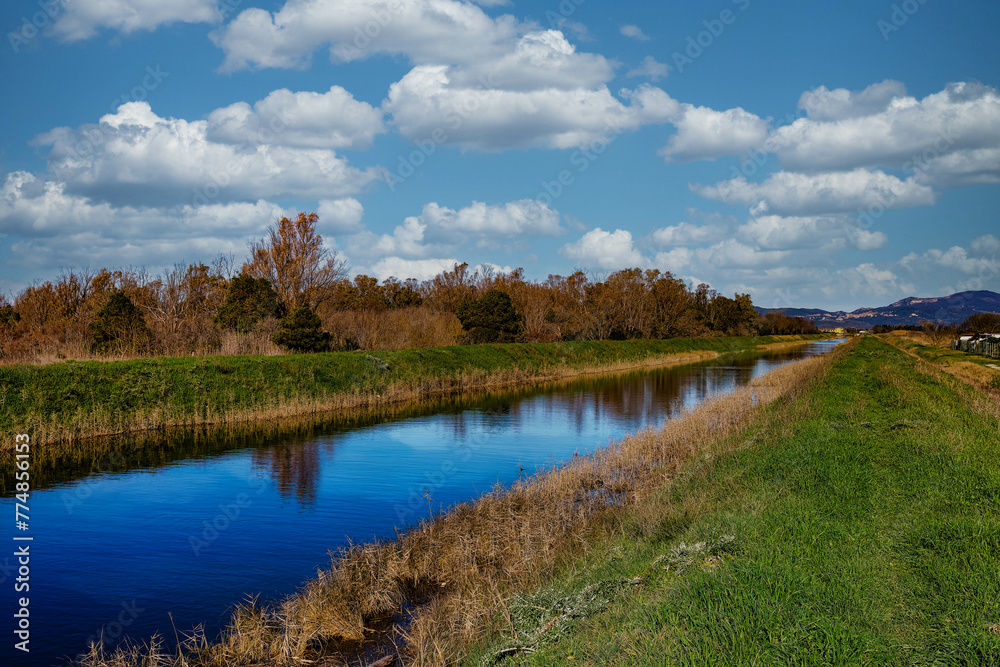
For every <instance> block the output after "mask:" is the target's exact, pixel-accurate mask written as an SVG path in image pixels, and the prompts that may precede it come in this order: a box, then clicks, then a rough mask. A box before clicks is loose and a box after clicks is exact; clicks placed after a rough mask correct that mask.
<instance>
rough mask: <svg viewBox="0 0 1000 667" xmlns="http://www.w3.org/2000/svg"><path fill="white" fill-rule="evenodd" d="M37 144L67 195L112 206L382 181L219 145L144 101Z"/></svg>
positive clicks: (296, 151) (316, 155) (339, 165)
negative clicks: (45, 150) (46, 147)
mask: <svg viewBox="0 0 1000 667" xmlns="http://www.w3.org/2000/svg"><path fill="white" fill-rule="evenodd" d="M36 143H37V144H39V145H50V146H52V149H51V151H50V153H49V157H48V162H49V171H50V172H51V173H53V174H56V175H57V176H58V178H59V179H61V180H62V181H64V182H65V183H66V189H67V191H68V192H73V193H77V194H84V195H87V196H89V197H91V198H95V199H98V200H104V201H110V202H112V203H116V204H134V205H139V204H143V205H160V204H162V203H164V202H166V203H172V204H173V203H177V201H178V200H187V201H190V202H191V203H192V204H199V203H202V204H204V203H209V202H213V201H215V200H217V199H218V200H222V201H229V200H248V199H250V200H256V199H258V198H261V197H265V198H266V197H281V196H285V197H288V196H299V197H310V198H321V197H330V196H334V197H336V196H344V195H350V194H354V193H357V192H359V191H361V190H362V189H364V188H365V187H366V186H367V185H369V184H370V183H372V182H373V181H374V180H376V179H377V178H379V177H380V176H381V172H380V171H379V170H376V169H367V170H364V171H362V170H359V169H357V168H355V167H352V166H350V165H349V164H348V162H347V161H346V160H345V159H343V158H341V157H340V156H338V155H337V154H336V153H334V151H332V150H328V149H319V148H296V147H290V146H280V145H274V144H251V145H232V144H226V143H217V142H214V141H211V140H210V139H209V137H208V122H207V121H187V120H184V119H177V118H162V117H160V116H157V115H156V114H155V113H153V111H152V109H151V108H150V106H149V104H148V103H146V102H129V103H127V104H123V105H122V106H120V107H119V108H118V111H117V112H116V113H114V114H108V115H106V116H104V117H102V118H101V119H100V122H99V123H98V124H97V125H86V126H83V127H80V128H78V129H75V130H74V129H71V128H56V129H55V130H52V131H50V132H48V133H46V134H44V135H42V136H40V137H39V138H38V139H37V140H36Z"/></svg>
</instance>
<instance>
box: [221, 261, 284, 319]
mask: <svg viewBox="0 0 1000 667" xmlns="http://www.w3.org/2000/svg"><path fill="white" fill-rule="evenodd" d="M277 314H278V293H277V292H275V291H274V288H272V287H271V283H270V282H268V281H267V279H266V278H254V277H252V276H248V275H247V274H245V273H244V274H241V275H238V276H236V277H235V278H233V281H232V282H231V283H230V284H229V291H228V292H226V300H225V301H224V302H223V304H222V306H221V307H220V308H219V312H218V313H216V315H215V321H216V322H217V323H218V325H219V326H220V327H222V328H223V329H230V330H232V331H238V332H240V333H247V332H248V331H251V330H252V329H253V328H254V326H255V325H256V324H257V323H258V322H260V321H261V320H262V319H264V318H265V317H273V316H275V315H277Z"/></svg>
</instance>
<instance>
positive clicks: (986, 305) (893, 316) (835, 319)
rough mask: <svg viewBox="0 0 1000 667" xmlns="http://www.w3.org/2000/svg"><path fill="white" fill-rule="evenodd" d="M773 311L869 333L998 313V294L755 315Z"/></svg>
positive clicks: (981, 292) (908, 299) (982, 292)
mask: <svg viewBox="0 0 1000 667" xmlns="http://www.w3.org/2000/svg"><path fill="white" fill-rule="evenodd" d="M775 310H781V311H784V313H785V314H786V315H790V316H792V317H804V318H806V319H807V320H811V321H812V322H814V323H815V324H816V326H818V327H819V328H821V329H832V328H834V327H845V328H847V327H853V328H857V329H870V328H871V327H873V326H875V325H876V324H920V322H921V321H923V320H929V321H931V322H961V321H962V320H964V319H965V318H966V317H968V316H969V315H975V314H976V313H1000V294H997V293H996V292H990V291H988V290H977V291H972V292H959V293H957V294H952V295H951V296H938V297H930V298H919V297H914V296H909V297H906V298H905V299H900V300H899V301H897V302H896V303H890V304H889V305H888V306H882V307H881V308H858V309H857V310H852V311H851V312H849V313H847V312H844V311H842V310H838V311H835V312H830V311H828V310H820V309H819V308H758V309H757V312H759V313H768V312H771V311H775Z"/></svg>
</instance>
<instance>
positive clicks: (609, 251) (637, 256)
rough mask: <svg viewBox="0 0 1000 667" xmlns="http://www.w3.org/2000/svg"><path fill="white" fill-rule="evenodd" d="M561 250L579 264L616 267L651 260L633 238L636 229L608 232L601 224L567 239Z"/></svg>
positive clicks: (607, 268) (634, 264)
mask: <svg viewBox="0 0 1000 667" xmlns="http://www.w3.org/2000/svg"><path fill="white" fill-rule="evenodd" d="M559 252H561V253H562V254H563V255H565V256H566V257H568V258H569V259H571V260H573V261H574V262H575V263H576V265H577V266H579V267H585V268H599V269H605V270H616V269H625V268H630V267H635V266H645V265H647V264H648V263H649V262H648V261H647V260H646V258H645V257H643V256H642V253H641V252H639V251H638V250H637V249H636V247H635V244H634V243H633V242H632V232H630V231H628V230H627V229H616V230H615V231H613V232H606V231H604V230H603V229H601V228H600V227H597V228H596V229H592V230H590V231H589V232H587V233H586V234H584V235H583V236H582V237H580V239H579V240H577V241H574V242H573V243H567V244H566V245H564V246H563V247H562V248H561V249H560V250H559Z"/></svg>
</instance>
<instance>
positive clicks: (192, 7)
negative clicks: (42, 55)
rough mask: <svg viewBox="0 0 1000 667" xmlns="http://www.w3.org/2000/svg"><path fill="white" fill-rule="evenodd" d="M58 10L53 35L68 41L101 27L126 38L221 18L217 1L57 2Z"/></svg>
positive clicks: (90, 33)
mask: <svg viewBox="0 0 1000 667" xmlns="http://www.w3.org/2000/svg"><path fill="white" fill-rule="evenodd" d="M46 4H55V3H46ZM57 11H58V12H59V13H58V14H57V15H56V18H55V21H54V22H53V24H52V32H53V33H54V34H55V35H56V36H58V37H59V38H60V39H62V40H64V41H67V42H75V41H78V40H82V39H89V38H90V37H93V36H94V35H95V34H96V33H97V30H98V29H99V28H111V29H113V30H117V31H119V32H122V33H124V34H126V35H127V34H129V33H132V32H136V31H138V30H154V29H156V28H157V27H158V26H161V25H166V24H170V23H215V22H217V21H218V20H219V19H220V18H221V16H220V14H219V11H218V2H217V1H216V0H171V1H170V2H163V0H112V1H109V0H66V1H65V2H60V3H58V8H57Z"/></svg>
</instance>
